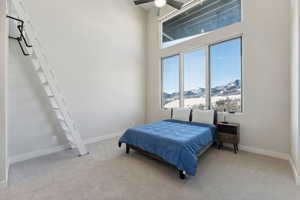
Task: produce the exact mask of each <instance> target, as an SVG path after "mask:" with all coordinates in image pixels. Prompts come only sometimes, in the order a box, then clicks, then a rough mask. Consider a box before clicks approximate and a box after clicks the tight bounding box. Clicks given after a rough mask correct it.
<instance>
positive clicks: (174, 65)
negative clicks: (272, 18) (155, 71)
mask: <svg viewBox="0 0 300 200" xmlns="http://www.w3.org/2000/svg"><path fill="white" fill-rule="evenodd" d="M205 53H206V52H205V50H203V49H200V50H197V51H194V52H190V53H186V54H184V65H185V69H184V72H185V74H184V77H185V79H188V80H184V90H185V91H188V90H191V89H197V88H199V87H202V88H205ZM210 62H211V87H216V86H222V85H225V84H228V83H229V82H232V81H235V80H237V79H238V80H240V79H241V39H240V38H238V39H234V40H230V41H227V42H223V43H220V44H216V45H213V46H211V47H210ZM163 91H164V92H167V93H173V92H179V56H174V57H169V58H165V59H163Z"/></svg>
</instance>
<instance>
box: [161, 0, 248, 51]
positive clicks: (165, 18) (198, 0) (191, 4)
mask: <svg viewBox="0 0 300 200" xmlns="http://www.w3.org/2000/svg"><path fill="white" fill-rule="evenodd" d="M201 3H202V1H201V0H196V1H195V2H193V1H192V2H187V3H186V4H185V5H184V6H183V8H182V9H180V10H173V11H171V12H170V13H168V14H166V15H163V16H162V17H159V18H158V22H159V23H158V24H159V27H158V30H159V31H158V34H159V40H158V41H159V48H160V50H163V49H167V48H172V47H174V46H177V45H180V44H182V43H184V42H187V41H190V40H193V39H196V38H201V37H203V36H204V35H207V34H211V33H214V32H216V31H219V30H222V29H224V28H226V27H230V26H234V25H236V24H243V22H244V0H241V21H239V22H235V23H233V24H231V25H228V26H224V27H222V28H218V29H216V30H213V31H210V32H205V33H201V34H198V35H195V36H193V37H191V38H190V39H187V40H184V41H182V42H179V43H177V44H174V45H171V46H168V47H163V37H162V35H163V23H164V22H166V21H168V20H170V19H172V18H173V17H176V16H178V15H180V14H182V13H184V12H185V11H187V10H189V9H192V8H193V7H195V6H197V5H198V4H201Z"/></svg>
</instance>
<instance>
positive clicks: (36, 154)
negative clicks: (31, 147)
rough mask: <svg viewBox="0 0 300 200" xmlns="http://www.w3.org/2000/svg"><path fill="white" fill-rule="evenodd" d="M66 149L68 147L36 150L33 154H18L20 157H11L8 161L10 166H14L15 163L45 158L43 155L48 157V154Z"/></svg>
mask: <svg viewBox="0 0 300 200" xmlns="http://www.w3.org/2000/svg"><path fill="white" fill-rule="evenodd" d="M67 148H68V145H61V146H56V147H51V148H47V149H41V150H38V151H33V152H29V153H24V154H20V155H17V156H13V157H11V158H10V159H9V163H10V164H11V165H12V164H15V163H17V162H22V161H25V160H30V159H33V158H37V157H41V156H45V155H48V154H52V153H56V152H60V151H63V150H65V149H67Z"/></svg>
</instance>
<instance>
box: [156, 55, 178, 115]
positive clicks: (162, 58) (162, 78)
mask: <svg viewBox="0 0 300 200" xmlns="http://www.w3.org/2000/svg"><path fill="white" fill-rule="evenodd" d="M176 56H178V59H179V65H178V69H179V85H178V86H179V87H178V89H179V108H180V107H181V105H180V102H181V99H180V98H181V88H180V87H181V82H182V80H181V56H180V53H178V54H172V55H170V56H166V57H161V58H160V82H161V84H160V108H161V109H162V110H167V108H164V107H163V94H164V88H163V86H164V77H163V76H164V73H163V67H164V66H163V60H164V59H168V58H172V57H176Z"/></svg>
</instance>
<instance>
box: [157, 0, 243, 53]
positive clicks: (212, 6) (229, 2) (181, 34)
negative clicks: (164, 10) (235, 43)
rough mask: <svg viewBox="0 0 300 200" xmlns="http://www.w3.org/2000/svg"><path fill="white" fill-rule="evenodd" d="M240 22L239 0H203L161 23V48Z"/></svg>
mask: <svg viewBox="0 0 300 200" xmlns="http://www.w3.org/2000/svg"><path fill="white" fill-rule="evenodd" d="M240 21H241V0H204V1H202V3H199V4H197V5H195V6H194V7H192V8H190V9H188V10H187V11H184V12H183V13H181V14H179V15H177V16H175V17H173V18H171V19H169V20H167V21H165V22H163V23H162V34H161V37H162V47H163V48H165V47H169V46H172V45H174V44H178V43H180V42H183V41H186V40H188V39H191V38H194V37H196V36H199V35H201V34H203V33H206V32H209V31H214V30H217V29H220V28H223V27H226V26H229V25H232V24H234V23H238V22H240Z"/></svg>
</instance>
